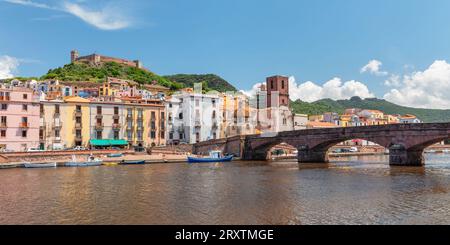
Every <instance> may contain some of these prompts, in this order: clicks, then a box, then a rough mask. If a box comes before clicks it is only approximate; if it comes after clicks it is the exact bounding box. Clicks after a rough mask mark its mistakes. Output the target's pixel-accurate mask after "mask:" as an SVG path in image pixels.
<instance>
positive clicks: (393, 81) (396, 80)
mask: <svg viewBox="0 0 450 245" xmlns="http://www.w3.org/2000/svg"><path fill="white" fill-rule="evenodd" d="M384 85H386V86H388V87H400V86H401V77H400V76H399V75H391V76H390V77H389V79H387V80H386V81H384Z"/></svg>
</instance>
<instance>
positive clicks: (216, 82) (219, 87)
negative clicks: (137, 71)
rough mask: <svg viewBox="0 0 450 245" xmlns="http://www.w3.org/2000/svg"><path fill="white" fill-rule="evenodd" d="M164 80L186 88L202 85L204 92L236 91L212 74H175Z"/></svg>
mask: <svg viewBox="0 0 450 245" xmlns="http://www.w3.org/2000/svg"><path fill="white" fill-rule="evenodd" d="M164 78H166V79H168V80H170V81H174V82H177V83H181V84H183V85H184V86H186V87H193V86H194V83H204V84H205V85H206V86H207V88H206V89H205V90H216V91H219V92H228V91H237V89H236V88H235V87H234V86H233V85H231V84H230V83H229V82H227V81H225V80H224V79H223V78H221V77H219V76H217V75H214V74H204V75H196V74H177V75H171V76H164Z"/></svg>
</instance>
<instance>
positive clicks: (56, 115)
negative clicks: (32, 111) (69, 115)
mask: <svg viewBox="0 0 450 245" xmlns="http://www.w3.org/2000/svg"><path fill="white" fill-rule="evenodd" d="M60 116H61V115H60V114H59V112H55V114H53V118H59V117H60Z"/></svg>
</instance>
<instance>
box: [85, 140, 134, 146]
mask: <svg viewBox="0 0 450 245" xmlns="http://www.w3.org/2000/svg"><path fill="white" fill-rule="evenodd" d="M90 144H91V145H92V146H125V145H128V141H126V140H91V141H90Z"/></svg>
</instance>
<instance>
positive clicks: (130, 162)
mask: <svg viewBox="0 0 450 245" xmlns="http://www.w3.org/2000/svg"><path fill="white" fill-rule="evenodd" d="M120 164H122V165H142V164H145V160H142V161H125V160H123V161H122V162H120Z"/></svg>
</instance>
